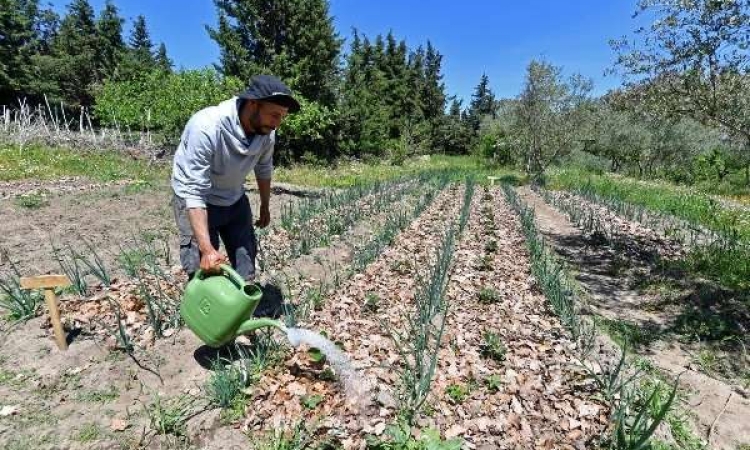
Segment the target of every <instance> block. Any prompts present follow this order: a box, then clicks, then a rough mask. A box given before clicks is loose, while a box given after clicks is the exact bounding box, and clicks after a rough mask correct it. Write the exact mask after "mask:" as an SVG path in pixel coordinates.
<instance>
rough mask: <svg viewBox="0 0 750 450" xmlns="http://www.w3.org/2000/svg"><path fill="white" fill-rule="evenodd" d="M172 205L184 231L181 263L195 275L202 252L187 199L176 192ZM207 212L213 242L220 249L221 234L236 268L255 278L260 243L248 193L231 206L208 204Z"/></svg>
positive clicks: (190, 276) (190, 275) (249, 277)
mask: <svg viewBox="0 0 750 450" xmlns="http://www.w3.org/2000/svg"><path fill="white" fill-rule="evenodd" d="M172 207H173V210H174V217H175V221H176V222H177V228H178V229H179V231H180V263H181V264H182V267H183V269H185V272H187V274H188V277H189V278H192V277H193V275H194V274H195V272H196V271H197V270H198V269H199V268H200V261H201V254H200V249H199V248H198V241H197V240H196V238H195V236H194V235H193V229H192V227H191V226H190V219H189V218H188V215H187V207H186V205H185V200H184V199H183V198H181V197H178V196H177V195H173V197H172ZM206 213H207V215H208V235H209V238H210V239H211V245H213V246H214V248H216V249H218V248H219V238H221V242H222V243H223V244H224V250H226V253H227V256H229V262H230V263H231V264H232V267H233V268H234V270H235V271H237V273H238V274H239V275H240V276H242V277H243V278H244V279H245V280H248V281H253V279H254V278H255V256H256V254H257V244H256V241H255V230H254V228H253V213H252V211H251V210H250V201H249V200H248V199H247V196H245V195H243V196H242V197H241V198H240V199H239V200H237V202H235V203H234V204H233V205H230V206H216V205H211V204H207V205H206Z"/></svg>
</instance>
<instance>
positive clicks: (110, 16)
mask: <svg viewBox="0 0 750 450" xmlns="http://www.w3.org/2000/svg"><path fill="white" fill-rule="evenodd" d="M123 22H124V20H123V19H122V18H121V17H120V15H119V12H118V10H117V7H116V6H115V5H114V3H112V0H107V3H106V5H105V6H104V9H103V10H102V11H101V13H100V15H99V20H98V21H97V23H96V29H97V31H98V34H99V72H100V73H99V79H100V80H103V79H106V78H108V77H111V76H112V75H113V74H114V73H115V70H116V69H117V66H118V65H119V64H120V61H121V60H122V57H123V53H124V52H125V43H124V42H123V40H122V23H123Z"/></svg>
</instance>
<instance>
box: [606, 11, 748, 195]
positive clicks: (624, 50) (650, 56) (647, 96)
mask: <svg viewBox="0 0 750 450" xmlns="http://www.w3.org/2000/svg"><path fill="white" fill-rule="evenodd" d="M643 13H648V14H652V15H653V16H654V18H655V19H654V22H653V23H652V24H651V25H650V26H649V27H644V28H641V29H639V30H638V31H636V32H635V33H634V35H633V36H631V37H630V38H629V39H628V38H625V39H623V40H620V41H614V42H613V43H612V45H613V47H614V48H615V50H616V51H617V52H618V59H617V64H616V68H617V69H619V70H621V71H622V73H623V75H624V76H625V79H626V81H627V82H628V84H629V86H630V87H631V88H632V91H633V93H634V95H638V96H639V99H640V100H641V101H642V102H645V103H647V104H648V105H649V107H650V108H651V109H653V110H654V111H656V112H658V113H659V114H661V115H663V116H674V115H680V116H686V117H691V118H693V119H695V120H697V121H699V122H702V123H708V124H713V125H718V126H721V127H723V128H724V129H726V130H727V131H729V132H730V133H732V134H733V135H735V136H737V137H738V138H739V139H742V140H743V141H744V143H745V155H746V177H747V183H748V184H750V115H748V114H747V111H748V110H750V72H749V71H750V52H749V51H748V49H749V48H750V2H748V1H747V0H691V1H681V0H641V1H640V2H639V4H638V11H637V14H643Z"/></svg>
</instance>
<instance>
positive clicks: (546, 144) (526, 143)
mask: <svg viewBox="0 0 750 450" xmlns="http://www.w3.org/2000/svg"><path fill="white" fill-rule="evenodd" d="M561 72H562V70H561V69H560V68H559V67H556V66H553V65H551V64H549V63H547V62H545V61H541V62H540V61H531V63H530V64H529V66H528V67H527V72H526V81H525V84H524V88H523V91H522V92H521V94H520V96H519V97H518V102H517V103H516V111H515V119H516V124H515V132H516V133H517V138H518V140H519V143H520V145H521V148H522V149H523V151H524V152H525V154H524V160H525V162H526V171H527V172H528V173H529V174H532V176H534V177H536V178H537V179H539V178H541V177H542V176H543V174H544V171H545V170H546V168H547V167H548V166H549V165H550V164H551V163H552V162H554V161H557V160H558V159H559V158H560V157H561V156H563V155H565V154H567V153H569V152H570V151H571V150H572V149H573V148H574V147H575V146H576V145H578V144H580V142H581V139H582V138H583V137H584V134H585V131H584V126H583V125H584V124H585V123H586V117H587V113H588V111H589V108H590V99H589V93H590V91H591V89H592V82H591V81H590V80H587V79H584V78H583V77H581V76H579V75H574V76H573V77H571V78H570V80H569V81H568V82H565V81H564V80H563V79H562V76H561Z"/></svg>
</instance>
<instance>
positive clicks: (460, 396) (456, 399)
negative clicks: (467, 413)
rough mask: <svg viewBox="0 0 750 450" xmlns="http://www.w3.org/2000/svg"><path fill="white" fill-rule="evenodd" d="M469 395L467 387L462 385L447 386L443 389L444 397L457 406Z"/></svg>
mask: <svg viewBox="0 0 750 450" xmlns="http://www.w3.org/2000/svg"><path fill="white" fill-rule="evenodd" d="M470 393H471V392H470V391H469V387H468V386H466V385H464V384H455V383H454V384H449V385H448V387H446V388H445V395H447V396H448V398H449V399H450V400H451V401H452V402H453V403H455V404H457V405H458V404H461V403H463V402H464V401H465V400H466V399H467V398H468V397H469V394H470Z"/></svg>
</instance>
